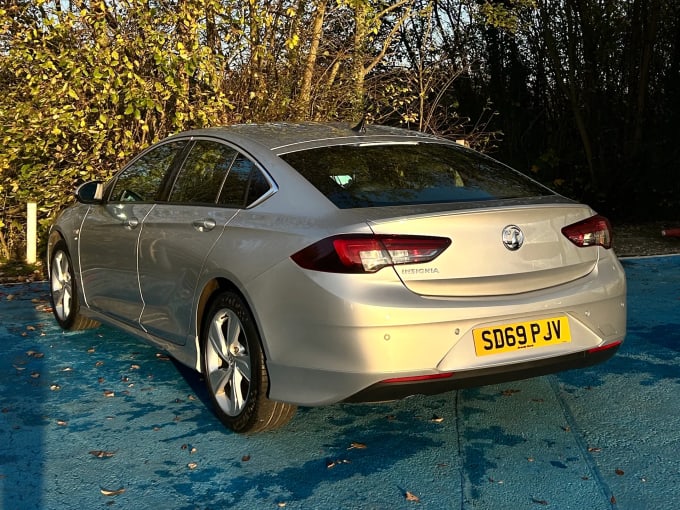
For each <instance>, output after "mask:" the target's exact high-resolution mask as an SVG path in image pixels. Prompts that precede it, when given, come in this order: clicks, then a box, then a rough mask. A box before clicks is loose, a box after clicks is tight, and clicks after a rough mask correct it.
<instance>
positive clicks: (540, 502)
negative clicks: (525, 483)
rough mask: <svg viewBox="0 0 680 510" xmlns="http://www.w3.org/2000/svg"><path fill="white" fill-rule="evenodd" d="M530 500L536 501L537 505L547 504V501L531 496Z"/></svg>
mask: <svg viewBox="0 0 680 510" xmlns="http://www.w3.org/2000/svg"><path fill="white" fill-rule="evenodd" d="M531 501H532V502H533V503H536V504H537V505H547V504H548V502H547V501H546V500H545V499H536V498H531Z"/></svg>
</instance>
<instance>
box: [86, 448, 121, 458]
mask: <svg viewBox="0 0 680 510" xmlns="http://www.w3.org/2000/svg"><path fill="white" fill-rule="evenodd" d="M88 453H89V454H90V455H94V456H95V457H97V458H99V459H103V458H105V457H113V456H114V455H115V453H116V452H107V451H105V450H91V451H89V452H88Z"/></svg>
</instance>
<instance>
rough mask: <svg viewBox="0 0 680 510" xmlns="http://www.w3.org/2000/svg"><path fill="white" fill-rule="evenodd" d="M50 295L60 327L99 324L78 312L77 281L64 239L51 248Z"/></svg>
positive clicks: (68, 328)
mask: <svg viewBox="0 0 680 510" xmlns="http://www.w3.org/2000/svg"><path fill="white" fill-rule="evenodd" d="M50 296H51V299H52V312H53V313H54V318H55V319H57V322H58V323H59V325H60V326H61V327H62V329H66V330H70V331H75V330H81V329H90V328H96V327H97V326H99V322H97V321H95V320H93V319H89V318H87V317H85V316H83V315H81V314H80V303H79V300H78V287H77V281H76V278H75V273H74V271H73V263H72V262H71V256H70V255H69V253H68V248H66V243H65V242H64V241H59V242H58V243H57V244H55V245H54V249H53V250H52V259H51V261H50Z"/></svg>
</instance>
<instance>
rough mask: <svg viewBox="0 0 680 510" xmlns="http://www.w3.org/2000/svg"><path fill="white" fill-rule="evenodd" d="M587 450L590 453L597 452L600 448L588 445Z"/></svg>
mask: <svg viewBox="0 0 680 510" xmlns="http://www.w3.org/2000/svg"><path fill="white" fill-rule="evenodd" d="M588 451H589V452H591V453H598V452H601V451H602V448H598V447H597V446H589V447H588Z"/></svg>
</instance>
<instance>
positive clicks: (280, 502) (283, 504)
mask: <svg viewBox="0 0 680 510" xmlns="http://www.w3.org/2000/svg"><path fill="white" fill-rule="evenodd" d="M277 505H278V507H279V508H283V507H284V506H286V502H285V501H279V502H278V503H277Z"/></svg>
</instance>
